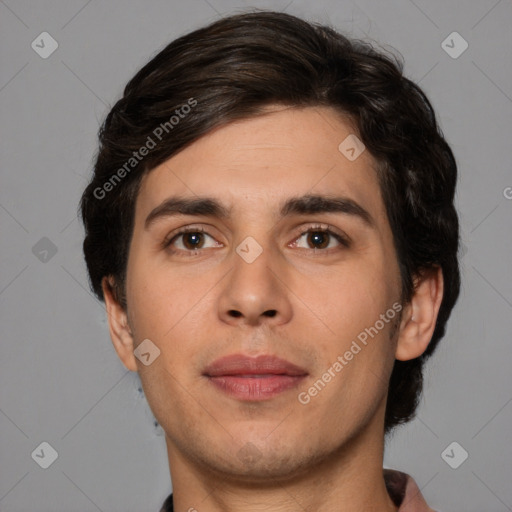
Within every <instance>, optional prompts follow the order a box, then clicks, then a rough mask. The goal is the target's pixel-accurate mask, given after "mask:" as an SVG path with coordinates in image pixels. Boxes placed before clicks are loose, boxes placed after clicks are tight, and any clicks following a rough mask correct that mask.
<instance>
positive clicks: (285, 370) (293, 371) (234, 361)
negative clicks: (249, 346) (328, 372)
mask: <svg viewBox="0 0 512 512" xmlns="http://www.w3.org/2000/svg"><path fill="white" fill-rule="evenodd" d="M307 373H308V372H307V371H306V370H304V369H303V368H300V367H299V366H297V365H294V364H292V363H290V362H289V361H286V360H285V359H280V358H278V357H275V356H267V355H261V356H257V357H248V356H244V355H241V354H232V355H230V356H225V357H222V358H220V359H217V360H216V361H214V362H213V363H212V364H211V365H209V366H207V367H206V368H205V371H204V375H207V376H208V377H219V376H223V375H224V376H226V375H238V376H242V375H245V376H253V377H256V376H268V375H290V376H302V375H307Z"/></svg>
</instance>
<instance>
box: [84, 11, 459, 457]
mask: <svg viewBox="0 0 512 512" xmlns="http://www.w3.org/2000/svg"><path fill="white" fill-rule="evenodd" d="M402 66H403V65H402V64H401V62H400V61H399V60H398V59H396V58H395V57H393V56H388V55H385V54H384V53H383V52H381V51H377V50H375V49H374V48H373V47H372V46H371V45H370V44H368V43H365V42H362V41H357V40H349V39H348V38H346V37H344V36H343V35H341V34H339V33H337V32H336V31H334V30H333V29H331V28H329V27H326V26H319V25H314V24H310V23H308V22H306V21H303V20H300V19H298V18H296V17H294V16H291V15H287V14H283V13H275V12H259V13H251V14H242V15H236V16H231V17H229V18H224V19H221V20H220V21H217V22H215V23H213V24H211V25H210V26H207V27H205V28H201V29H199V30H196V31H194V32H191V33H190V34H187V35H185V36H183V37H180V38H179V39H177V40H175V41H173V42H172V43H171V44H169V45H168V46H167V47H165V48H164V49H163V50H162V51H161V52H159V53H158V54H157V55H156V56H155V57H154V58H153V59H152V60H151V61H150V62H149V63H148V64H146V65H145V66H144V67H143V68H142V69H141V70H140V71H139V72H138V73H137V74H136V75H135V76H134V77H133V78H132V79H131V80H130V81H129V83H128V84H127V86H126V88H125V90H124V94H123V97H122V98H121V99H120V100H119V101H118V102H117V103H116V104H115V105H114V107H113V108H112V110H111V111H110V112H109V114H108V115H107V117H106V119H105V121H104V124H103V126H102V128H101V131H100V147H99V152H98V155H97V159H96V163H95V167H94V175H93V178H92V181H91V182H90V184H89V185H88V187H87V188H86V190H85V192H84V194H83V196H82V200H81V205H80V206H81V214H82V219H83V222H84V226H85V232H86V236H85V241H84V245H83V248H84V254H85V259H86V263H87V268H88V272H89V276H90V281H91V286H92V289H93V290H94V292H95V294H96V295H97V297H98V298H100V299H101V300H106V301H107V305H110V306H109V308H108V312H109V324H110V329H111V336H112V338H113V341H114V345H115V347H116V350H117V351H118V354H119V355H120V357H121V359H122V360H123V362H124V363H125V365H126V366H127V368H130V369H133V370H138V371H139V374H140V376H141V380H142V383H143V386H144V389H145V392H146V396H147V397H148V401H149V403H150V406H151V407H152V410H153V412H154V414H155V416H156V418H157V419H158V420H159V422H160V424H161V425H162V427H163V428H164V430H165V431H166V433H167V435H168V436H169V437H171V438H173V440H174V442H175V443H176V445H177V446H181V447H185V446H186V443H187V435H188V436H190V438H189V439H195V440H196V441H197V445H198V446H200V445H201V441H199V439H200V436H201V435H202V434H204V432H203V433H201V429H200V427H197V416H196V415H197V414H198V413H199V411H201V406H200V405H199V404H200V401H201V398H204V397H207V396H208V393H209V392H210V391H209V390H208V388H207V385H206V384H205V383H204V381H203V380H202V378H203V377H204V376H202V370H203V369H204V367H205V365H207V364H208V363H211V362H212V361H213V359H215V358H217V357H220V356H223V355H227V354H231V353H234V352H237V353H239V352H242V353H246V354H249V353H252V354H258V353H272V354H276V355H279V356H281V357H285V358H287V359H288V360H291V361H293V362H294V363H298V364H300V365H301V366H302V367H303V368H305V369H306V370H307V373H308V375H309V378H310V380H307V381H306V382H307V384H308V387H307V388H305V391H307V389H310V387H311V386H312V385H313V383H314V381H317V380H318V379H319V378H321V377H322V375H323V374H325V372H327V371H328V369H329V368H331V367H332V365H333V363H334V362H335V361H336V357H337V356H338V355H343V354H346V353H347V351H350V350H351V347H353V345H352V342H353V341H356V342H357V340H359V341H360V342H359V343H357V344H358V345H359V346H360V353H359V352H358V351H357V349H355V350H353V353H354V357H353V360H352V358H350V359H351V360H350V362H349V363H348V364H347V365H346V367H343V369H342V370H341V371H339V372H337V371H336V370H335V372H334V373H335V374H336V377H333V372H332V371H331V373H330V375H331V379H328V380H329V381H332V382H330V383H329V384H326V386H325V389H323V390H322V391H321V393H320V392H319V393H318V395H317V393H313V394H314V395H317V396H314V399H311V400H310V401H309V403H308V404H307V405H306V404H302V403H300V402H299V401H297V400H296V396H297V393H296V394H295V395H294V397H295V401H294V403H293V404H292V403H289V402H286V401H280V400H282V397H281V398H279V399H278V400H277V402H276V401H273V400H270V401H268V402H265V403H259V405H258V406H255V404H254V403H253V404H248V403H247V404H246V403H244V404H239V403H237V404H236V406H235V405H234V404H233V403H232V402H230V401H229V400H230V399H225V400H226V403H224V402H223V401H222V400H224V399H220V398H219V403H218V404H216V405H218V406H219V407H221V406H223V405H226V406H227V408H225V409H223V410H220V411H219V412H218V414H219V417H218V418H217V420H218V421H217V427H212V428H218V430H219V433H217V434H215V435H217V436H224V437H226V438H229V436H230V435H231V436H232V435H234V434H233V432H232V430H231V427H233V426H235V424H236V425H237V426H239V427H241V428H240V429H239V430H238V431H239V432H241V433H240V434H239V435H240V436H242V437H240V438H238V439H237V441H240V442H251V443H253V445H255V446H259V449H260V450H261V440H262V439H263V438H264V437H265V436H264V435H263V434H262V432H263V431H265V432H267V434H268V432H270V431H271V430H272V429H271V428H270V427H271V425H274V426H275V425H276V424H277V423H278V420H279V418H280V416H279V414H281V416H282V417H281V419H283V418H284V417H285V415H286V414H283V413H284V412H290V413H291V411H292V409H293V411H294V414H293V415H292V417H294V418H295V419H294V420H293V421H294V422H295V423H296V424H297V425H298V427H297V428H298V430H297V432H296V434H294V433H293V428H292V427H291V428H289V429H288V430H286V431H285V432H282V433H281V434H280V435H279V434H276V433H274V434H273V435H272V436H271V437H273V438H274V444H273V445H272V443H271V442H270V441H271V437H269V438H268V441H269V446H272V449H273V450H276V449H277V448H278V447H283V446H286V445H287V443H292V442H296V440H297V439H292V438H293V436H294V435H297V436H299V430H300V431H301V432H302V434H301V435H302V436H304V428H306V429H307V430H311V429H312V428H313V425H314V424H317V423H318V419H316V420H313V418H314V417H316V418H318V415H320V417H323V418H324V419H326V422H325V425H324V427H323V428H324V429H327V430H328V431H329V433H330V434H333V433H334V436H332V438H333V439H334V440H335V441H333V442H340V441H341V440H347V439H349V438H350V437H352V436H354V435H356V434H357V431H358V429H360V428H362V427H363V426H364V425H365V424H368V423H369V422H370V421H372V418H375V417H377V416H378V418H379V421H381V428H382V429H383V430H384V431H385V432H387V433H388V432H390V431H391V430H392V429H393V428H394V427H396V426H397V425H399V424H401V423H405V422H407V421H409V420H410V419H411V418H412V417H413V416H414V413H415V410H416V408H417V405H418V399H419V397H420V394H421V390H422V368H423V366H424V363H425V361H426V360H427V358H428V357H429V356H430V355H431V354H432V353H433V351H434V350H435V348H436V346H437V345H438V342H439V341H440V339H441V338H442V337H443V335H444V333H445V326H446V322H447V320H448V317H449V315H450V312H451V310H452V308H453V306H454V304H455V302H456V299H457V296H458V293H459V282H460V277H459V268H458V260H457V251H458V219H457V214H456V210H455V208H454V204H453V203H454V193H455V185H456V174H457V169H456V163H455V159H454V156H453V154H452V151H451V150H450V148H449V146H448V144H447V142H446V141H445V139H444V137H443V135H442V133H441V130H440V128H439V126H438V124H437V121H436V117H435V114H434V111H433V109H432V106H431V104H430V102H429V100H428V99H427V98H426V96H425V94H424V93H423V92H422V91H421V89H420V88H419V87H418V86H417V85H415V84H414V83H413V82H411V81H410V80H408V79H407V78H405V77H404V76H403V73H402V69H403V68H402ZM353 135H355V136H356V137H357V138H358V139H359V140H360V141H362V143H363V144H364V151H362V153H361V154H360V155H359V156H358V157H357V158H356V159H355V160H350V159H348V158H347V156H346V154H343V151H342V149H343V148H340V147H339V146H340V144H341V143H342V142H343V141H344V140H345V139H346V138H347V137H348V136H351V137H352V136H353ZM349 140H350V139H349ZM360 147H362V146H360ZM143 148H145V149H143ZM120 170H124V172H122V171H120ZM314 195H319V196H324V197H326V196H331V197H342V198H344V199H345V200H346V201H345V203H344V205H343V206H342V207H341V209H340V211H338V212H334V211H332V212H331V213H328V212H327V213H326V212H325V211H324V210H322V209H321V208H320V209H319V208H318V204H319V203H320V201H319V200H318V199H315V198H309V200H306V201H302V203H301V206H300V207H299V208H296V209H294V208H293V207H292V208H289V210H290V211H291V212H292V214H291V216H290V215H288V216H281V215H280V214H281V213H282V212H281V207H282V206H283V204H284V203H285V202H286V201H287V200H289V199H290V198H298V197H303V196H314ZM177 196H180V197H186V198H188V199H197V198H198V197H210V198H214V199H215V200H216V201H217V202H218V203H221V204H222V205H223V206H226V209H229V208H231V211H230V215H227V216H225V217H222V216H212V214H213V213H215V212H214V210H215V208H214V206H215V205H212V204H211V203H203V204H201V208H200V213H201V216H200V217H190V216H179V217H176V216H160V218H158V219H156V220H155V222H153V223H149V224H150V226H149V227H148V229H146V219H147V218H148V216H149V215H150V213H151V212H153V211H154V210H155V208H156V207H157V206H159V205H160V204H162V203H163V202H164V201H165V200H166V199H168V198H170V197H177ZM196 206H197V204H196ZM288 206H290V205H288ZM315 208H316V209H315ZM196 210H198V208H196ZM299 210H301V211H302V213H301V214H300V215H299V214H297V215H295V214H294V213H293V212H298V211H299ZM317 211H318V212H323V213H320V214H319V215H317V217H318V219H319V221H317V220H316V218H315V212H317ZM308 212H311V213H308ZM294 215H295V216H294ZM299 221H300V222H299ZM182 226H188V227H192V228H193V227H194V226H196V229H195V231H194V230H193V229H191V230H190V231H194V232H196V233H197V231H200V230H201V229H204V230H205V232H206V233H207V236H206V238H204V239H202V240H201V242H202V244H199V245H198V246H199V247H203V246H204V247H205V248H204V249H203V252H202V253H201V254H198V255H196V256H191V257H189V256H187V255H185V252H186V250H187V247H188V251H191V249H193V246H192V244H194V243H195V242H197V241H198V240H199V238H195V239H193V242H192V243H191V242H190V240H191V239H192V237H190V236H189V237H188V239H185V238H184V237H183V236H181V237H180V238H179V240H178V241H177V239H176V234H177V232H178V231H179V229H178V228H180V227H182ZM312 226H313V227H315V229H314V230H313V231H314V233H316V238H315V239H314V241H313V242H312V241H311V238H306V237H307V235H304V236H301V233H303V232H304V231H306V230H307V229H310V228H311V227H312ZM325 227H332V228H333V229H332V231H333V232H334V233H335V234H337V235H339V236H340V239H338V238H336V237H335V236H332V235H330V238H326V236H325V234H324V235H322V234H321V233H320V238H318V235H319V233H317V232H318V231H319V230H322V229H323V228H325ZM297 228H299V229H298V230H297ZM196 237H197V235H196ZM247 237H251V240H253V241H255V242H256V243H257V244H255V245H251V246H250V247H249V249H250V250H251V251H257V252H258V253H259V255H258V256H257V257H256V258H255V259H254V260H253V261H252V262H250V263H248V262H247V261H246V260H244V259H243V258H242V257H241V255H240V252H237V247H239V246H240V244H241V243H242V242H244V243H245V242H246V238H247ZM299 237H300V238H299ZM319 239H320V240H321V242H322V241H327V242H328V244H327V245H328V247H329V248H327V249H324V248H318V246H316V248H311V246H312V245H313V244H314V243H315V241H316V243H318V240H319ZM187 240H188V243H187ZM297 240H299V241H298V242H297ZM339 240H341V241H339ZM292 241H295V242H296V243H295V245H289V242H292ZM167 242H172V246H169V245H165V244H166V243H167ZM251 243H253V242H251ZM185 244H186V245H185ZM297 244H298V245H297ZM170 247H172V251H176V252H171V249H170ZM177 247H179V248H180V249H177ZM260 250H261V252H260ZM325 250H326V251H328V252H326V253H322V252H321V251H325ZM308 251H309V252H308ZM329 251H330V252H329ZM313 253H314V254H313ZM189 254H190V252H189ZM393 305H395V306H396V305H398V307H395V312H396V314H394V315H393V316H391V314H387V313H386V312H387V311H388V310H390V309H393ZM382 315H383V316H384V317H385V318H383V316H382ZM377 321H379V322H380V323H379V324H377V323H376V322H377ZM381 324H382V327H380V325H381ZM375 326H377V328H376V327H375ZM371 327H374V330H375V331H378V332H376V333H375V334H373V335H372V336H371V337H368V336H367V338H366V341H367V342H368V343H367V344H366V345H363V343H361V339H362V337H364V336H362V337H361V333H362V332H363V331H364V330H365V329H369V328H371ZM366 332H367V333H368V332H374V331H366ZM144 339H150V340H151V341H152V342H153V343H154V344H155V345H156V346H157V347H158V348H159V350H160V354H161V355H160V357H159V358H158V359H156V360H155V362H154V363H153V364H151V365H150V366H145V365H143V364H142V363H141V362H140V361H138V360H137V359H135V358H134V357H133V349H135V348H136V347H137V346H138V345H139V344H140V343H141V342H142V341H143V340H144ZM336 372H337V373H336ZM313 377H314V379H313ZM162 382H164V383H165V385H164V384H159V383H162ZM324 383H325V379H324ZM205 386H206V387H205ZM317 388H318V387H317ZM303 391H304V389H303ZM215 396H216V395H215ZM283 396H284V395H283ZM287 396H288V398H289V396H290V395H287ZM303 396H304V395H303ZM308 396H310V398H311V393H309V394H308ZM213 397H214V395H212V402H213V401H215V398H213ZM212 402H209V403H212ZM230 404H231V405H232V408H231V409H230V408H229V406H230ZM213 405H215V404H213ZM356 409H357V410H356ZM262 411H264V412H262ZM353 411H355V412H354V414H353V416H354V418H353V419H350V420H346V421H345V416H343V415H345V414H347V415H351V414H352V412H353ZM379 411H380V412H379ZM202 412H203V413H204V410H202ZM224 413H226V415H227V416H223V414H224ZM180 415H181V417H180ZM237 415H238V416H237ZM187 416H188V417H187ZM340 416H342V417H343V421H341V422H340V421H339V419H340ZM229 418H234V419H233V420H232V422H231V420H230V419H229ZM328 418H331V419H330V420H329V419H328ZM335 420H336V421H335ZM178 422H182V423H183V424H184V426H182V427H180V426H178V424H177V423H178ZM213 423H215V422H213V421H212V424H213ZM340 423H341V425H340ZM219 424H220V425H221V426H219ZM254 425H258V427H255V426H254ZM260 427H261V428H260ZM258 428H260V430H258ZM186 429H188V430H186ZM223 429H224V430H225V431H229V434H226V432H220V431H222V430H223ZM320 430H321V429H320ZM325 434H326V432H323V434H322V432H320V434H319V435H318V438H315V436H314V435H313V436H312V437H311V439H312V440H311V445H310V446H306V447H305V448H304V453H303V456H304V457H306V454H307V453H321V452H322V450H325V452H326V453H327V451H328V450H329V449H332V446H326V445H323V444H322V443H323V442H324V441H323V440H322V439H323V438H325ZM212 435H213V434H212ZM268 435H269V436H270V434H268ZM194 436H195V437H194ZM315 439H316V440H315ZM226 443H227V441H226ZM235 444H236V443H235ZM306 444H307V443H306ZM225 446H228V444H225ZM333 446H334V445H333ZM202 449H203V450H204V451H208V450H209V449H210V450H211V448H207V447H206V446H202ZM282 449H283V450H284V451H283V458H282V460H281V463H282V465H283V467H284V466H285V465H286V464H285V460H287V458H286V457H287V455H286V453H285V448H282ZM217 455H218V454H217ZM212 457H213V454H212ZM228 460H229V459H228V456H227V455H226V464H227V465H229V464H231V463H232V462H229V461H228Z"/></svg>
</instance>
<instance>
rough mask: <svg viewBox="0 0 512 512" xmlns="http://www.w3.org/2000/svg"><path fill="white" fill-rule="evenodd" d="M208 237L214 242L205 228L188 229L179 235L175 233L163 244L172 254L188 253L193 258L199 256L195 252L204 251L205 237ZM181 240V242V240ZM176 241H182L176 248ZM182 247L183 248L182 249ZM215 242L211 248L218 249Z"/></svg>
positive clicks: (179, 232)
mask: <svg viewBox="0 0 512 512" xmlns="http://www.w3.org/2000/svg"><path fill="white" fill-rule="evenodd" d="M205 236H207V237H209V238H211V239H212V240H213V237H212V236H210V235H209V234H207V233H206V232H205V231H204V229H203V228H195V227H187V228H184V229H182V230H180V231H178V232H177V233H174V234H173V235H172V236H171V237H170V238H169V239H167V240H165V241H164V243H163V246H164V247H169V248H170V251H171V253H177V252H188V253H189V254H190V255H191V256H194V254H197V253H196V252H194V251H197V250H200V249H204V248H205V247H204V237H205ZM180 239H181V240H180ZM175 241H181V243H178V244H177V245H176V246H175V245H174V242H175ZM180 245H181V247H180ZM218 246H219V244H218V243H217V242H215V243H214V244H213V245H212V246H211V247H218Z"/></svg>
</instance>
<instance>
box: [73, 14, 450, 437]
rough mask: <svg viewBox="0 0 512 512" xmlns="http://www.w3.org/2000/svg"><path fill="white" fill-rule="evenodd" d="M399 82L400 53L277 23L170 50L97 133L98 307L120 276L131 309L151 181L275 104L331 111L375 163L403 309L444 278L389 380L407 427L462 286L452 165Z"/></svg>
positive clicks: (178, 43) (214, 27)
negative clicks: (108, 284)
mask: <svg viewBox="0 0 512 512" xmlns="http://www.w3.org/2000/svg"><path fill="white" fill-rule="evenodd" d="M402 71H403V63H402V62H401V61H400V60H399V59H398V58H397V57H396V56H394V55H392V57H389V56H386V55H385V54H384V53H383V52H382V51H377V50H375V49H374V48H373V47H372V45H371V44H370V43H368V42H365V41H360V40H353V39H352V40H350V39H348V38H346V37H344V36H343V35H341V34H339V33H338V32H337V31H335V30H334V29H332V28H330V27H327V26H322V25H319V24H312V23H309V22H306V21H304V20H301V19H300V18H297V17H295V16H292V15H288V14H284V13H279V12H269V11H263V12H252V13H245V14H238V15H235V16H230V17H226V18H223V19H221V20H219V21H216V22H214V23H212V24H211V25H209V26H206V27H204V28H201V29H198V30H195V31H193V32H191V33H189V34H187V35H184V36H182V37H180V38H178V39H176V40H175V41H173V42H171V43H170V44H169V45H168V46H166V47H165V48H164V49H163V50H162V51H160V52H159V53H158V54H157V55H156V56H155V57H154V58H153V59H152V60H151V61H150V62H149V63H147V64H146V65H145V66H144V67H143V68H142V69H141V70H140V71H139V72H138V73H137V74H136V75H135V76H134V77H133V78H132V79H131V80H130V81H129V82H128V84H127V85H126V88H125V90H124V94H123V97H122V98H121V99H120V100H119V101H117V103H116V104H115V105H114V107H113V108H112V110H111V111H110V113H109V114H108V115H107V117H106V119H105V121H104V123H103V125H102V127H101V129H100V133H99V142H100V147H99V151H98V154H97V159H96V163H95V167H94V175H93V178H92V181H91V182H90V184H89V185H88V186H87V188H86V189H85V191H84V193H83V196H82V199H81V203H80V208H81V215H82V219H83V222H84V226H85V240H84V244H83V249H84V255H85V260H86V263H87V268H88V272H89V277H90V282H91V286H92V289H93V290H94V293H95V294H96V296H97V297H98V298H100V300H103V293H102V288H101V280H102V278H103V277H104V276H112V277H113V280H114V282H113V292H114V295H115V297H116V298H117V300H119V301H120V303H121V304H122V305H123V307H126V296H125V280H126V265H127V260H128V250H129V244H130V241H131V236H132V232H133V224H134V213H135V201H136V198H137V194H138V190H139V185H140V181H141V178H142V176H143V175H144V174H145V173H147V172H149V171H150V170H151V169H153V168H155V167H156V166H157V165H159V164H161V163H163V162H164V161H166V160H167V159H169V158H170V157H172V156H173V155H174V154H176V153H177V152H178V151H180V150H182V149H184V148H185V147H187V146H188V145H190V144H192V143H193V142H194V141H196V140H197V139H199V138H200V137H201V136H202V135H205V134H206V133H207V132H209V131H210V130H211V129H212V128H214V127H219V126H222V125H225V124H227V123H229V122H231V121H234V120H238V119H244V118H250V117H255V116H257V115H260V114H262V113H263V110H264V108H265V107H267V106H268V105H270V104H281V105H283V106H291V107H307V106H328V107H332V108H333V109H335V110H336V111H338V112H340V113H341V114H342V115H344V116H345V118H346V119H347V120H349V121H352V122H353V124H354V126H355V127H357V135H358V137H359V138H360V139H361V140H362V141H363V143H364V144H365V146H366V148H367V150H368V151H369V152H370V153H371V155H372V156H373V157H374V158H375V160H376V162H377V164H378V179H379V183H380V187H381V190H382V194H383V199H384V203H385V206H386V211H387V215H388V217H389V222H390V225H391V229H392V232H393V237H394V244H395V247H396V252H397V257H398V262H399V266H400V272H401V278H402V300H403V301H404V303H406V302H408V301H409V300H410V298H411V296H412V293H413V290H414V278H415V277H417V276H419V275H421V273H422V272H424V271H427V270H429V269H433V268H436V267H440V268H441V269H442V271H443V276H444V296H443V300H442V304H441V308H440V311H439V315H438V318H437V324H436V327H435V331H434V334H433V336H432V340H431V342H430V344H429V346H428V348H427V350H426V351H425V353H424V354H423V355H422V356H420V357H418V358H416V359H413V360H411V361H398V360H397V361H395V365H394V368H393V372H392V375H391V379H390V383H389V391H388V402H387V409H386V419H385V431H386V433H387V432H389V431H390V430H391V429H392V428H393V427H394V426H396V425H398V424H400V423H405V422H407V421H409V420H410V419H411V418H412V417H413V416H414V413H415V410H416V407H417V405H418V400H419V397H420V395H421V390H422V367H423V363H424V362H425V360H426V359H427V358H428V357H429V356H430V355H431V354H432V352H433V351H434V349H435V348H436V346H437V344H438V342H439V340H440V339H441V338H442V337H443V335H444V333H445V325H446V321H447V319H448V317H449V315H450V312H451V310H452V308H453V306H454V304H455V302H456V300H457V297H458V294H459V287H460V275H459V266H458V260H457V252H458V244H459V227H458V218H457V213H456V210H455V207H454V204H453V200H454V193H455V185H456V179H457V166H456V163H455V159H454V156H453V153H452V151H451V149H450V147H449V146H448V144H447V142H446V141H445V139H444V137H443V134H442V132H441V130H440V128H439V126H438V124H437V121H436V117H435V113H434V111H433V108H432V106H431V104H430V102H429V100H428V99H427V97H426V96H425V94H424V93H423V92H422V90H421V89H420V88H419V87H418V86H417V85H416V84H414V83H413V82H412V81H410V80H408V79H407V78H405V77H404V76H403V74H402ZM185 106H187V107H186V108H187V109H188V110H187V109H185ZM192 107H193V111H192V112H190V110H191V108H192ZM186 112H190V113H189V114H188V115H183V116H182V115H181V114H182V113H186ZM178 116H179V118H178ZM176 120H177V122H176ZM158 127H159V128H160V131H157V130H158ZM164 131H165V132H166V133H165V138H162V139H161V140H162V143H161V144H156V145H155V147H154V148H153V149H150V150H149V152H148V154H147V155H146V156H145V158H144V159H140V160H141V161H139V160H138V159H135V157H134V152H138V151H139V150H140V148H142V147H143V146H146V147H149V142H148V141H149V139H151V140H152V141H153V142H156V141H155V140H154V139H156V138H157V137H156V135H155V134H156V133H158V134H160V135H162V134H163V132H164ZM160 132H161V133H160ZM128 162H130V164H129V165H127V163H128ZM122 169H124V172H122ZM107 192H108V195H107Z"/></svg>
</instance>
